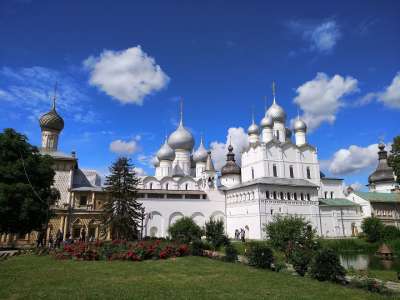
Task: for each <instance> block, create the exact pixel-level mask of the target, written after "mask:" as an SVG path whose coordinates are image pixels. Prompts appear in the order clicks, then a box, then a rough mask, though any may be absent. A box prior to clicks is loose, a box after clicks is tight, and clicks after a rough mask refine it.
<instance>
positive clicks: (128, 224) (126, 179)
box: [102, 157, 142, 240]
mask: <svg viewBox="0 0 400 300" xmlns="http://www.w3.org/2000/svg"><path fill="white" fill-rule="evenodd" d="M139 182H140V179H139V178H138V177H137V175H136V171H135V168H134V166H133V164H132V163H131V161H130V159H128V158H127V157H120V158H118V159H117V160H116V161H115V162H114V163H113V164H112V166H111V167H110V175H109V176H107V177H106V182H105V185H106V191H107V192H108V195H107V196H108V197H107V200H106V202H105V204H104V213H103V218H102V225H103V232H105V231H106V230H111V232H112V237H113V238H115V239H126V240H131V239H136V238H138V232H139V222H140V220H141V217H142V204H141V203H139V202H138V201H137V185H138V184H139Z"/></svg>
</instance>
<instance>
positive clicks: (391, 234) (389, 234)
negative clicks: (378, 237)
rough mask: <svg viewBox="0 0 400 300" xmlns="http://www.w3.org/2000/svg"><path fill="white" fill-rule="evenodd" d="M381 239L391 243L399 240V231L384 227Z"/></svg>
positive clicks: (389, 226) (391, 227)
mask: <svg viewBox="0 0 400 300" xmlns="http://www.w3.org/2000/svg"><path fill="white" fill-rule="evenodd" d="M382 237H383V239H384V240H385V241H392V240H395V239H399V238H400V229H399V228H397V227H396V226H393V225H386V226H385V227H384V228H383V232H382Z"/></svg>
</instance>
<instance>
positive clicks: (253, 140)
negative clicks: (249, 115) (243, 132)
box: [247, 114, 260, 145]
mask: <svg viewBox="0 0 400 300" xmlns="http://www.w3.org/2000/svg"><path fill="white" fill-rule="evenodd" d="M247 134H248V136H249V144H250V145H256V144H257V143H258V142H259V135H260V129H259V128H258V126H257V124H256V123H255V122H254V114H253V119H252V123H251V125H250V126H249V128H248V129H247Z"/></svg>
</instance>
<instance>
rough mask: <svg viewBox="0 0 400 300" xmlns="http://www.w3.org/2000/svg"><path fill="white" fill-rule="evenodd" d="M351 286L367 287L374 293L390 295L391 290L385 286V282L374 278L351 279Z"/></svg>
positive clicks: (366, 288)
mask: <svg viewBox="0 0 400 300" xmlns="http://www.w3.org/2000/svg"><path fill="white" fill-rule="evenodd" d="M350 286H353V287H356V288H359V289H365V290H367V291H370V292H372V293H379V294H386V295H390V291H389V290H388V289H387V288H386V287H385V284H384V283H383V282H380V281H377V280H376V279H373V278H354V279H352V280H351V281H350Z"/></svg>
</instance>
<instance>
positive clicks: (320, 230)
mask: <svg viewBox="0 0 400 300" xmlns="http://www.w3.org/2000/svg"><path fill="white" fill-rule="evenodd" d="M318 212H319V232H320V235H321V237H322V220H321V208H320V207H319V203H318Z"/></svg>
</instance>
